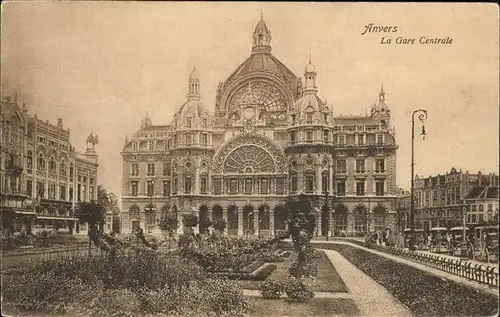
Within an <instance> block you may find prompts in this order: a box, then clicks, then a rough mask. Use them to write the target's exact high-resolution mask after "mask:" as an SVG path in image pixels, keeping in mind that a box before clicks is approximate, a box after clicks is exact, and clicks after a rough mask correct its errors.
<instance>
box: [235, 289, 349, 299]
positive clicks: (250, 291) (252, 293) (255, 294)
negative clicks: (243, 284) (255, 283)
mask: <svg viewBox="0 0 500 317" xmlns="http://www.w3.org/2000/svg"><path fill="white" fill-rule="evenodd" d="M243 295H245V296H251V297H261V296H262V295H261V293H260V291H258V290H255V289H244V290H243ZM281 297H286V295H282V296H281ZM314 298H344V299H352V298H353V297H352V295H351V294H349V293H328V292H315V293H314Z"/></svg>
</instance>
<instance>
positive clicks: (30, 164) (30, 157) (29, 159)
mask: <svg viewBox="0 0 500 317" xmlns="http://www.w3.org/2000/svg"><path fill="white" fill-rule="evenodd" d="M26 162H27V163H26V167H27V168H28V169H32V168H33V153H32V152H31V151H28V154H27V156H26Z"/></svg>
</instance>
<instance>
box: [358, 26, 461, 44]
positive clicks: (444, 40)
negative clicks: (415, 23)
mask: <svg viewBox="0 0 500 317" xmlns="http://www.w3.org/2000/svg"><path fill="white" fill-rule="evenodd" d="M364 28H365V29H364V30H363V31H362V32H361V35H365V34H367V33H389V34H390V33H397V32H398V31H399V29H398V26H384V25H374V24H373V23H370V24H368V25H365V27H364ZM393 43H394V44H453V38H451V37H449V36H446V37H431V36H420V37H418V38H416V37H403V36H398V37H396V38H395V39H394V38H393V37H391V36H388V35H384V36H382V38H381V40H380V44H393Z"/></svg>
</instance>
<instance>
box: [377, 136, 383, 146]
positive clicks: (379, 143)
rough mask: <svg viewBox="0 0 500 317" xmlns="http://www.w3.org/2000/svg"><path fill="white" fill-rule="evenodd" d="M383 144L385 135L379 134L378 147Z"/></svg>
mask: <svg viewBox="0 0 500 317" xmlns="http://www.w3.org/2000/svg"><path fill="white" fill-rule="evenodd" d="M383 144H384V135H383V134H377V145H383Z"/></svg>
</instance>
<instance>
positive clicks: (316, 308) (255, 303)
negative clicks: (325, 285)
mask: <svg viewBox="0 0 500 317" xmlns="http://www.w3.org/2000/svg"><path fill="white" fill-rule="evenodd" d="M248 301H249V303H250V305H251V312H250V316H293V317H296V316H339V315H341V316H359V314H360V312H359V310H358V308H357V306H356V303H355V302H354V300H352V299H340V298H334V299H332V298H313V299H310V300H309V301H307V302H305V303H290V302H288V301H286V300H285V299H282V300H272V299H262V298H259V297H248Z"/></svg>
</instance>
